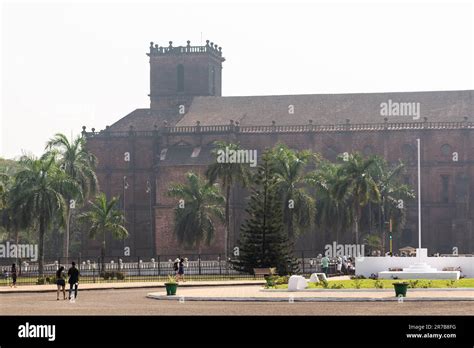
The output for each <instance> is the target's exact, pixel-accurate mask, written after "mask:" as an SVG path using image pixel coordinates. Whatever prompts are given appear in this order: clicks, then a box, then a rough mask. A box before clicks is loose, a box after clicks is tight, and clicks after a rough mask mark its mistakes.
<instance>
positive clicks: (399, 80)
mask: <svg viewBox="0 0 474 348" xmlns="http://www.w3.org/2000/svg"><path fill="white" fill-rule="evenodd" d="M0 1H1V7H0V11H1V13H0V16H1V26H0V30H1V33H0V40H1V44H0V50H1V51H0V59H1V62H0V67H1V70H0V77H1V79H0V81H1V86H0V87H1V93H0V96H1V97H0V98H1V99H0V105H1V117H0V157H6V158H14V157H18V156H20V155H21V154H22V153H33V154H35V155H41V153H42V152H43V150H44V146H45V143H46V141H47V140H48V139H49V138H50V137H52V136H53V135H54V134H55V133H57V132H61V133H64V134H67V135H68V136H71V135H72V136H77V135H78V134H79V133H80V131H81V129H82V128H81V127H82V126H83V125H84V126H86V127H87V129H90V128H92V127H94V128H96V129H97V130H99V129H103V128H105V126H106V125H110V124H112V123H114V122H115V121H117V120H118V119H120V118H121V117H123V116H125V115H127V114H128V113H130V112H131V111H133V110H134V109H136V108H146V107H149V98H148V93H149V63H148V57H147V56H146V52H147V50H148V47H149V42H150V41H154V42H155V43H158V44H159V45H160V46H162V45H167V43H168V41H170V40H171V41H173V45H174V46H180V45H186V41H187V40H191V45H199V44H201V43H205V40H206V39H209V40H210V41H213V42H215V43H217V44H218V45H219V46H222V52H223V55H224V57H225V58H226V61H225V62H224V68H223V91H222V94H223V95H224V96H238V95H277V94H317V93H323V94H326V93H367V92H398V91H428V90H432V91H439V90H465V89H474V60H473V59H474V53H473V46H474V5H473V2H471V1H467V0H466V1H459V2H456V1H452V0H447V1H437V2H429V1H416V0H412V1H403V0H402V1H397V2H390V1H383V0H378V1H364V2H359V1H337V0H336V1H335V0H332V1H311V2H309V1H303V2H297V1H263V0H255V1H240V2H237V3H236V2H230V1H227V2H225V1H222V0H221V1H208V2H199V1H190V0H188V1H179V0H178V1H172V2H165V1H143V0H142V1H141V2H140V1H120V2H117V1H100V0H99V1H82V2H73V1H61V2H51V1H50V2H43V1H35V2H32V1H28V2H26V1H18V0H16V1H4V0H0Z"/></svg>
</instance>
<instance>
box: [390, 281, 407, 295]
mask: <svg viewBox="0 0 474 348" xmlns="http://www.w3.org/2000/svg"><path fill="white" fill-rule="evenodd" d="M393 287H394V288H395V296H396V297H399V296H403V297H407V290H408V283H393Z"/></svg>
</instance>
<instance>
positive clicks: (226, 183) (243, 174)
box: [206, 141, 250, 260]
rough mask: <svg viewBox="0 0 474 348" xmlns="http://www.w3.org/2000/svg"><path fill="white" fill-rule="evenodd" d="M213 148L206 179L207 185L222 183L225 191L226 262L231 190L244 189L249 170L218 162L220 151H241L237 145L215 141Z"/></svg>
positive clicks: (228, 243)
mask: <svg viewBox="0 0 474 348" xmlns="http://www.w3.org/2000/svg"><path fill="white" fill-rule="evenodd" d="M214 145H215V148H214V150H213V151H212V153H213V156H214V157H215V162H214V163H212V164H211V165H209V167H208V168H207V170H206V177H207V178H208V179H209V183H211V184H214V183H215V182H216V181H217V180H220V181H221V182H222V187H223V188H224V191H225V238H224V239H225V242H224V244H225V258H226V260H227V257H228V254H229V251H230V203H231V189H232V187H233V186H234V185H235V184H237V183H238V184H240V185H241V186H242V187H246V186H247V185H248V183H249V179H250V169H249V165H248V164H247V163H225V162H222V163H221V162H219V161H218V158H219V153H220V152H222V151H224V152H225V151H239V150H242V148H241V147H240V145H239V144H233V143H226V142H223V141H216V142H215V143H214Z"/></svg>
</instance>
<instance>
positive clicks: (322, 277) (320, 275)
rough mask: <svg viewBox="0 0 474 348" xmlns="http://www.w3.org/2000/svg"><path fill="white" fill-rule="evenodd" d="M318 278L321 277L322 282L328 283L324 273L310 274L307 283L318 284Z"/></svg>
mask: <svg viewBox="0 0 474 348" xmlns="http://www.w3.org/2000/svg"><path fill="white" fill-rule="evenodd" d="M319 277H321V279H322V280H324V281H326V282H327V281H328V278H327V277H326V274H324V273H313V274H311V277H310V278H309V281H310V282H312V283H319Z"/></svg>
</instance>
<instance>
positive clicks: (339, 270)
mask: <svg viewBox="0 0 474 348" xmlns="http://www.w3.org/2000/svg"><path fill="white" fill-rule="evenodd" d="M336 266H337V268H336V269H337V275H341V274H342V258H341V257H340V256H338V257H337V260H336Z"/></svg>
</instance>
